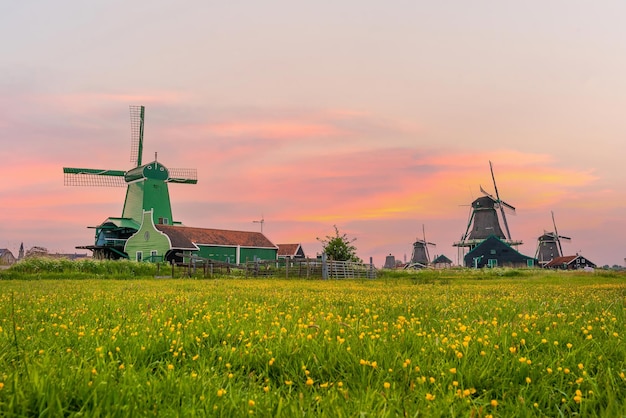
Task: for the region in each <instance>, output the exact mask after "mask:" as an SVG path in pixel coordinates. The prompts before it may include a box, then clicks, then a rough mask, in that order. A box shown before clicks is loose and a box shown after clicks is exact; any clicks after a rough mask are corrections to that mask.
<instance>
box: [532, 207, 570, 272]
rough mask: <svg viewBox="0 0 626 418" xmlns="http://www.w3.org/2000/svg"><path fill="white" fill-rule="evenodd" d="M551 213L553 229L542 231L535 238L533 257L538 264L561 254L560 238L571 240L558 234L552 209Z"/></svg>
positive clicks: (542, 263) (543, 263) (545, 262)
mask: <svg viewBox="0 0 626 418" xmlns="http://www.w3.org/2000/svg"><path fill="white" fill-rule="evenodd" d="M551 214H552V225H553V226H554V231H552V232H547V231H545V230H544V231H543V235H541V236H540V237H539V238H537V252H536V253H535V258H536V259H537V260H539V264H541V265H545V264H547V263H548V262H550V261H551V260H552V259H554V258H557V257H561V256H563V247H562V246H561V240H565V241H571V240H572V239H571V238H570V237H566V236H563V235H559V231H558V230H557V228H556V222H555V220H554V211H551Z"/></svg>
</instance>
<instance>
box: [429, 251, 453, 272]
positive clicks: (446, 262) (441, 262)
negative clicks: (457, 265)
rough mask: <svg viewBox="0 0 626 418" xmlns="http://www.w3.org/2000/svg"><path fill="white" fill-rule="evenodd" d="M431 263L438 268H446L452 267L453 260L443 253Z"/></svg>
mask: <svg viewBox="0 0 626 418" xmlns="http://www.w3.org/2000/svg"><path fill="white" fill-rule="evenodd" d="M431 264H432V266H433V267H434V268H436V269H446V268H450V267H452V260H450V259H449V258H448V257H446V256H445V255H443V254H442V255H438V256H436V257H435V259H434V260H433V262H432V263H431Z"/></svg>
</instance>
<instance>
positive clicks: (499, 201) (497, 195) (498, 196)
mask: <svg viewBox="0 0 626 418" xmlns="http://www.w3.org/2000/svg"><path fill="white" fill-rule="evenodd" d="M489 170H491V179H492V180H493V188H494V190H495V191H496V199H497V202H498V203H500V213H502V221H503V222H504V228H505V229H506V236H507V238H508V239H509V240H510V239H511V232H510V231H509V224H508V222H507V221H506V214H505V213H504V202H503V201H502V200H500V193H498V185H497V184H496V176H495V175H494V174H493V165H492V164H491V161H489ZM506 205H508V206H511V205H509V204H508V203H506ZM511 207H513V206H511ZM513 209H514V210H515V208H513Z"/></svg>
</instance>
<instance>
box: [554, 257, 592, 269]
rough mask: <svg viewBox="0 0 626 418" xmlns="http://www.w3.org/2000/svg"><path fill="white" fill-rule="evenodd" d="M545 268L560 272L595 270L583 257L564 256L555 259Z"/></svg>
mask: <svg viewBox="0 0 626 418" xmlns="http://www.w3.org/2000/svg"><path fill="white" fill-rule="evenodd" d="M544 267H545V268H551V269H560V270H578V269H584V268H592V269H595V268H596V265H595V264H594V263H592V262H591V261H589V260H588V259H586V258H585V257H583V256H582V255H579V254H576V255H566V256H563V257H555V258H553V259H552V260H550V262H549V263H547V264H546V265H545V266H544Z"/></svg>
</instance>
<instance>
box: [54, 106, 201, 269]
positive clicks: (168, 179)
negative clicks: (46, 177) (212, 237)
mask: <svg viewBox="0 0 626 418" xmlns="http://www.w3.org/2000/svg"><path fill="white" fill-rule="evenodd" d="M144 115H145V107H144V106H130V122H131V153H130V161H131V162H132V163H134V166H133V167H132V168H131V169H129V170H127V171H124V170H105V169H94V168H70V167H63V173H64V183H65V185H66V186H107V187H126V199H125V200H124V208H123V210H122V216H121V218H108V219H107V220H106V221H105V222H104V223H103V224H101V225H100V226H98V227H96V242H95V244H94V245H92V246H84V247H77V248H87V249H90V250H92V251H93V252H94V257H97V258H119V257H125V256H126V254H125V253H124V252H123V251H122V249H123V246H124V241H125V240H126V239H127V238H128V237H129V236H130V235H132V234H133V233H134V232H135V231H136V230H137V229H139V226H140V225H141V222H142V219H143V212H144V211H149V210H152V216H153V221H154V223H155V224H175V223H177V222H174V221H173V220H172V206H171V202H170V195H169V189H168V184H169V183H179V184H196V183H197V182H198V180H197V173H196V169H177V168H170V169H168V168H166V167H165V166H164V165H163V164H161V163H159V162H158V161H157V158H156V157H157V156H156V153H155V157H154V161H151V162H149V163H147V164H142V154H143V134H144Z"/></svg>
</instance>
